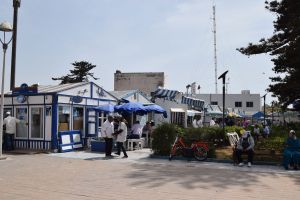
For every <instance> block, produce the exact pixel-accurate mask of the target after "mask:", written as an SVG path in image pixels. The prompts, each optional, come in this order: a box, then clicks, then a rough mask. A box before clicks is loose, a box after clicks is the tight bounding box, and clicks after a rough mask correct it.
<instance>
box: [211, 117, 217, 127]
mask: <svg viewBox="0 0 300 200" xmlns="http://www.w3.org/2000/svg"><path fill="white" fill-rule="evenodd" d="M214 119H215V118H212V119H211V120H210V122H209V126H215V125H216V122H215V120H214Z"/></svg>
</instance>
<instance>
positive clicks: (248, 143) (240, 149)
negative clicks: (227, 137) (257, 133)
mask: <svg viewBox="0 0 300 200" xmlns="http://www.w3.org/2000/svg"><path fill="white" fill-rule="evenodd" d="M243 153H245V154H247V155H248V167H251V165H252V162H253V155H254V139H253V137H252V136H251V133H250V131H244V133H243V135H242V137H241V138H240V139H239V141H238V143H237V149H236V156H237V159H238V163H239V166H240V167H242V166H243V165H244V163H243V159H242V154H243Z"/></svg>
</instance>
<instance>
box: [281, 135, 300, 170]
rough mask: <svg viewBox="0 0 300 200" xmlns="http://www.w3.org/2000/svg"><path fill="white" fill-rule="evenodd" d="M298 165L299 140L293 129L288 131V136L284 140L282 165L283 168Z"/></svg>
mask: <svg viewBox="0 0 300 200" xmlns="http://www.w3.org/2000/svg"><path fill="white" fill-rule="evenodd" d="M299 165H300V142H299V140H298V139H297V137H296V133H295V131H294V130H291V131H290V132H289V137H288V139H287V140H286V147H285V149H284V151H283V166H284V168H285V169H289V168H290V167H294V169H298V167H299Z"/></svg>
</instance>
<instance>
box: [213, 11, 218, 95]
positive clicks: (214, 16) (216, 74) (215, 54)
mask: <svg viewBox="0 0 300 200" xmlns="http://www.w3.org/2000/svg"><path fill="white" fill-rule="evenodd" d="M213 33H214V63H215V86H216V91H215V92H216V94H218V64H217V25H216V6H215V5H213Z"/></svg>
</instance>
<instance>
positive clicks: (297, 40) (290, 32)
mask: <svg viewBox="0 0 300 200" xmlns="http://www.w3.org/2000/svg"><path fill="white" fill-rule="evenodd" d="M265 3H266V9H267V10H269V11H270V12H272V13H275V14H276V16H277V19H276V20H275V21H274V22H273V24H274V34H273V36H271V37H270V38H268V39H265V38H263V39H261V40H260V41H259V43H258V44H252V43H249V45H248V46H247V47H245V48H240V49H237V50H238V51H240V52H241V53H243V54H245V55H248V56H250V55H254V54H261V53H269V54H270V55H271V56H272V57H273V58H272V62H273V63H274V67H273V69H272V70H273V71H274V72H275V73H276V76H275V77H270V80H271V82H272V83H271V84H270V85H269V88H268V91H270V92H272V93H273V96H274V97H278V100H279V102H280V103H281V104H282V105H283V107H286V106H287V105H288V104H290V103H292V102H293V101H295V100H296V99H299V98H300V1H299V0H297V1H295V0H281V1H278V0H277V1H276V0H275V1H271V2H265Z"/></svg>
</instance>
